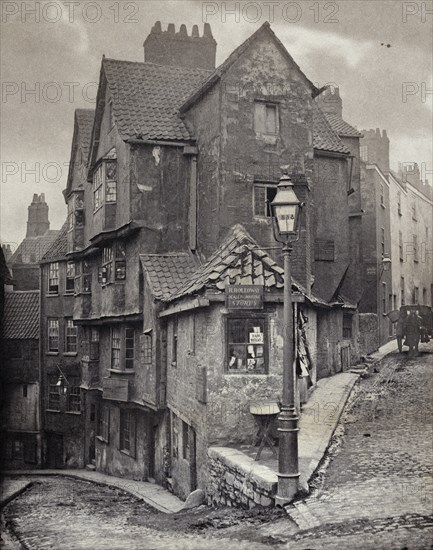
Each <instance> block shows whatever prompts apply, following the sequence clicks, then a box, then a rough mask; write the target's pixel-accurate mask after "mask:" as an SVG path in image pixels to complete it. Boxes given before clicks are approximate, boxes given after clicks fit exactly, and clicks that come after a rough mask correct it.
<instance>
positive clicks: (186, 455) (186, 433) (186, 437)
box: [182, 420, 189, 460]
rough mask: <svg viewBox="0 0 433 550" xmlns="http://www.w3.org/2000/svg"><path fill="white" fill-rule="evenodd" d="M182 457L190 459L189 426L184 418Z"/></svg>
mask: <svg viewBox="0 0 433 550" xmlns="http://www.w3.org/2000/svg"><path fill="white" fill-rule="evenodd" d="M182 457H183V458H184V459H185V460H189V426H188V424H187V423H186V422H184V421H183V420H182Z"/></svg>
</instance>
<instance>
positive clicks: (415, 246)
mask: <svg viewBox="0 0 433 550" xmlns="http://www.w3.org/2000/svg"><path fill="white" fill-rule="evenodd" d="M413 261H414V262H418V261H419V258H418V235H414V236H413Z"/></svg>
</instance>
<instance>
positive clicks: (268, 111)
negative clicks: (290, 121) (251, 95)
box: [254, 101, 278, 134]
mask: <svg viewBox="0 0 433 550" xmlns="http://www.w3.org/2000/svg"><path fill="white" fill-rule="evenodd" d="M254 129H255V131H256V132H257V133H259V134H277V133H278V106H277V105H276V104H273V103H264V102H263V103H262V102H259V101H257V102H256V103H255V104H254Z"/></svg>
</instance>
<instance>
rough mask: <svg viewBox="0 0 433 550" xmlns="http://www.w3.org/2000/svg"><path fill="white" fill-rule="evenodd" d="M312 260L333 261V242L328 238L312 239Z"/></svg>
mask: <svg viewBox="0 0 433 550" xmlns="http://www.w3.org/2000/svg"><path fill="white" fill-rule="evenodd" d="M314 260H315V261H316V262H333V261H335V243H334V241H332V240H328V239H316V240H315V241H314Z"/></svg>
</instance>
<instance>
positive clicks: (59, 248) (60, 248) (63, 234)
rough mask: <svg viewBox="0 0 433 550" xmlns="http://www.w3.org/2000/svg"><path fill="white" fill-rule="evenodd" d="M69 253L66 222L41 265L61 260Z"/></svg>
mask: <svg viewBox="0 0 433 550" xmlns="http://www.w3.org/2000/svg"><path fill="white" fill-rule="evenodd" d="M67 251H68V223H67V222H65V223H64V224H63V225H62V228H61V229H60V231H59V234H58V235H57V238H56V240H55V241H54V242H53V244H52V245H51V246H50V248H49V249H48V250H47V251H46V253H45V254H44V256H43V257H42V260H41V263H43V262H52V261H55V260H60V259H62V258H64V257H65V256H66V253H67Z"/></svg>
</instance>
